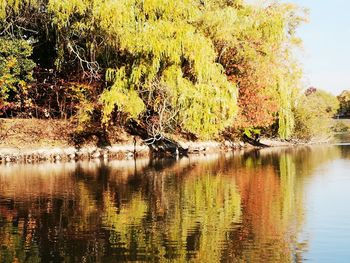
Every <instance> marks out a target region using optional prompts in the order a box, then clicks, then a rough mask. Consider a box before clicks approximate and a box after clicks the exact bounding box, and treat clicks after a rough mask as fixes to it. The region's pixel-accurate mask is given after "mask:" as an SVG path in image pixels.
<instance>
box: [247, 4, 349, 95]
mask: <svg viewBox="0 0 350 263" xmlns="http://www.w3.org/2000/svg"><path fill="white" fill-rule="evenodd" d="M246 1H247V2H250V3H253V2H261V1H263V0H246ZM282 1H283V2H289V3H296V4H298V5H299V6H302V7H305V8H308V9H309V12H310V14H309V23H308V24H305V25H303V26H301V28H300V29H299V36H300V37H301V38H302V39H303V41H304V48H303V51H302V55H301V56H300V59H299V60H300V62H301V63H302V64H303V65H304V66H303V67H304V75H305V80H304V85H305V87H309V86H314V87H317V88H321V89H324V90H327V91H329V92H331V93H333V94H334V95H338V94H340V92H341V91H342V90H344V89H348V90H350V0H333V1H329V0H328V1H327V0H282Z"/></svg>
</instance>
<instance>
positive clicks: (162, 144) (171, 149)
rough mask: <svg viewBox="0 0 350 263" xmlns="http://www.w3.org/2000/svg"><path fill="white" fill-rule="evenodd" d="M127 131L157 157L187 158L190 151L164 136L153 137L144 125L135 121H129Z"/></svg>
mask: <svg viewBox="0 0 350 263" xmlns="http://www.w3.org/2000/svg"><path fill="white" fill-rule="evenodd" d="M125 128H126V131H127V132H128V133H129V134H131V135H134V136H139V137H140V138H141V139H142V140H143V141H144V142H145V144H147V146H148V147H149V148H150V150H151V153H152V155H154V156H157V157H166V156H168V157H170V156H172V157H176V156H186V155H187V152H188V149H185V148H183V147H182V146H181V145H180V144H179V143H177V142H176V141H174V140H172V139H169V138H167V137H164V136H163V135H161V134H159V135H155V136H152V135H150V134H149V133H148V131H147V129H146V128H145V127H144V126H142V124H140V123H137V122H136V121H135V120H129V121H128V122H127V123H126V125H125Z"/></svg>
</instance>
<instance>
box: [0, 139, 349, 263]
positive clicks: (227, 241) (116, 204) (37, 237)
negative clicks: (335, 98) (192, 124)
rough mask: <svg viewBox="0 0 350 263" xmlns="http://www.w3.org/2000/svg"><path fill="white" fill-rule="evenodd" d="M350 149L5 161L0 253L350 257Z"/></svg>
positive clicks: (16, 258)
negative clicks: (28, 162)
mask: <svg viewBox="0 0 350 263" xmlns="http://www.w3.org/2000/svg"><path fill="white" fill-rule="evenodd" d="M349 169H350V146H349V145H343V144H341V145H333V146H325V145H323V146H313V147H298V148H292V149H264V150H261V151H251V152H235V153H233V154H226V155H209V156H192V157H190V158H183V159H181V160H153V161H149V160H136V161H135V160H128V161H110V162H103V161H96V162H79V163H54V164H48V163H46V164H32V165H18V164H17V165H15V164H12V165H7V166H5V165H1V166H0V262H118V261H138V262H145V261H151V262H187V261H189V262H221V261H222V262H302V261H309V262H348V260H349V258H350V250H349V245H350V208H349V204H350V190H349V189H350V173H349Z"/></svg>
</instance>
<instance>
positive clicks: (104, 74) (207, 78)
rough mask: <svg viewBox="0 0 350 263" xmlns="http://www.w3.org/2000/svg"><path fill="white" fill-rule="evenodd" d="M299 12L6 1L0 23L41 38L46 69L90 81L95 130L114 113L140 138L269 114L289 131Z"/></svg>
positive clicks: (277, 6) (216, 127) (129, 2)
mask: <svg viewBox="0 0 350 263" xmlns="http://www.w3.org/2000/svg"><path fill="white" fill-rule="evenodd" d="M298 12H299V11H298V9H297V8H296V7H295V6H292V5H288V4H281V3H271V4H266V5H264V6H252V5H249V4H246V3H244V1H241V0H230V1H228V0H205V1H203V0H201V1H200V0H181V1H176V0H120V1H115V0H71V1H68V0H63V1H58V0H47V1H44V0H25V1H19V0H5V1H2V2H1V4H0V17H1V18H2V19H3V22H1V24H0V25H1V26H0V27H1V30H2V32H3V34H7V35H12V36H15V37H18V38H22V39H23V38H24V39H26V40H27V41H28V42H31V43H36V42H42V41H43V39H46V40H45V41H47V39H50V41H51V42H49V43H50V44H52V45H53V48H52V49H51V50H53V51H52V56H53V57H54V59H53V61H54V63H52V65H50V66H52V67H55V70H57V71H58V72H60V74H61V75H62V74H63V75H67V76H71V78H73V79H74V80H75V81H76V80H77V79H79V81H84V82H88V83H90V84H91V83H99V85H96V86H98V88H96V90H97V91H96V96H92V97H93V98H90V100H91V101H90V102H91V105H93V106H91V105H90V106H88V107H85V106H86V104H87V101H86V99H84V102H83V105H85V106H84V107H82V108H86V109H88V112H85V113H84V112H83V111H80V112H83V116H84V120H86V119H87V118H86V116H87V115H89V114H90V115H92V112H93V111H92V110H91V109H92V108H98V109H99V110H100V111H101V114H100V115H101V121H102V123H103V126H104V127H108V125H110V124H111V123H112V122H113V119H114V118H115V116H116V112H118V113H122V114H124V115H123V116H125V119H126V120H133V121H135V123H137V124H140V125H141V126H143V127H145V129H146V130H147V136H149V137H155V136H158V135H163V134H165V133H174V132H176V131H179V130H180V131H184V132H186V133H191V134H193V135H195V136H196V137H199V138H210V137H212V136H214V135H217V134H219V133H220V132H221V131H223V130H224V129H225V128H228V127H234V128H239V129H242V128H249V127H253V128H254V127H269V126H271V125H272V124H273V123H274V122H276V121H277V122H278V123H279V135H280V136H281V137H282V138H288V137H289V136H290V134H291V132H292V130H293V118H294V117H293V115H292V111H291V109H292V107H293V98H292V96H291V94H292V93H293V90H294V88H295V87H296V86H297V85H296V83H298V80H299V79H300V75H299V74H298V72H299V71H298V70H297V69H294V67H296V64H295V63H294V61H293V56H292V55H291V52H289V50H290V49H291V48H292V46H294V45H295V44H297V43H299V40H298V39H297V38H296V34H295V28H296V27H297V26H298V25H299V24H300V22H302V21H303V17H302V16H301V15H300V14H299V13H298ZM34 14H35V15H34ZM24 21H26V22H24ZM35 52H38V48H37V49H35V48H34V53H35ZM33 57H35V54H34V56H33ZM38 61H39V60H38ZM38 61H36V62H38ZM40 63H41V61H40ZM296 68H297V67H296ZM77 76H78V77H77ZM237 97H238V98H237ZM237 99H238V101H237ZM238 106H239V107H238ZM237 113H238V115H237Z"/></svg>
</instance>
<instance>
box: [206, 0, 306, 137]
mask: <svg viewBox="0 0 350 263" xmlns="http://www.w3.org/2000/svg"><path fill="white" fill-rule="evenodd" d="M265 2H266V3H267V4H266V5H263V6H249V5H239V6H229V5H228V6H225V7H223V6H221V7H220V8H219V9H215V8H214V9H209V10H207V12H206V14H205V16H204V18H202V20H201V28H202V30H204V32H206V33H207V34H208V35H209V36H210V38H211V39H212V40H213V42H214V43H215V48H216V50H217V53H218V54H219V55H218V62H219V63H221V64H222V65H223V66H224V68H225V71H226V74H227V75H228V78H229V79H230V80H231V81H233V82H235V83H236V84H237V86H238V90H239V97H238V105H239V111H238V116H237V118H236V119H235V122H234V123H233V125H232V126H233V127H234V128H235V129H247V128H257V127H258V128H267V127H270V126H271V125H272V124H274V123H275V122H278V126H279V131H278V133H279V135H280V137H281V138H284V139H286V138H289V137H290V135H291V133H292V131H293V118H294V116H293V114H292V108H293V104H294V101H295V98H296V96H295V93H296V92H297V91H298V89H299V87H300V78H301V74H300V73H301V72H300V67H299V66H298V64H297V63H296V61H295V59H294V57H293V51H292V50H293V49H294V48H295V47H298V46H299V45H300V42H301V40H300V39H299V38H298V37H297V35H296V28H297V26H298V25H299V24H300V23H301V22H303V21H305V11H304V10H302V9H300V8H298V7H297V6H295V5H291V4H278V3H273V4H268V1H265ZM228 24H229V25H230V26H227V25H228Z"/></svg>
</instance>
